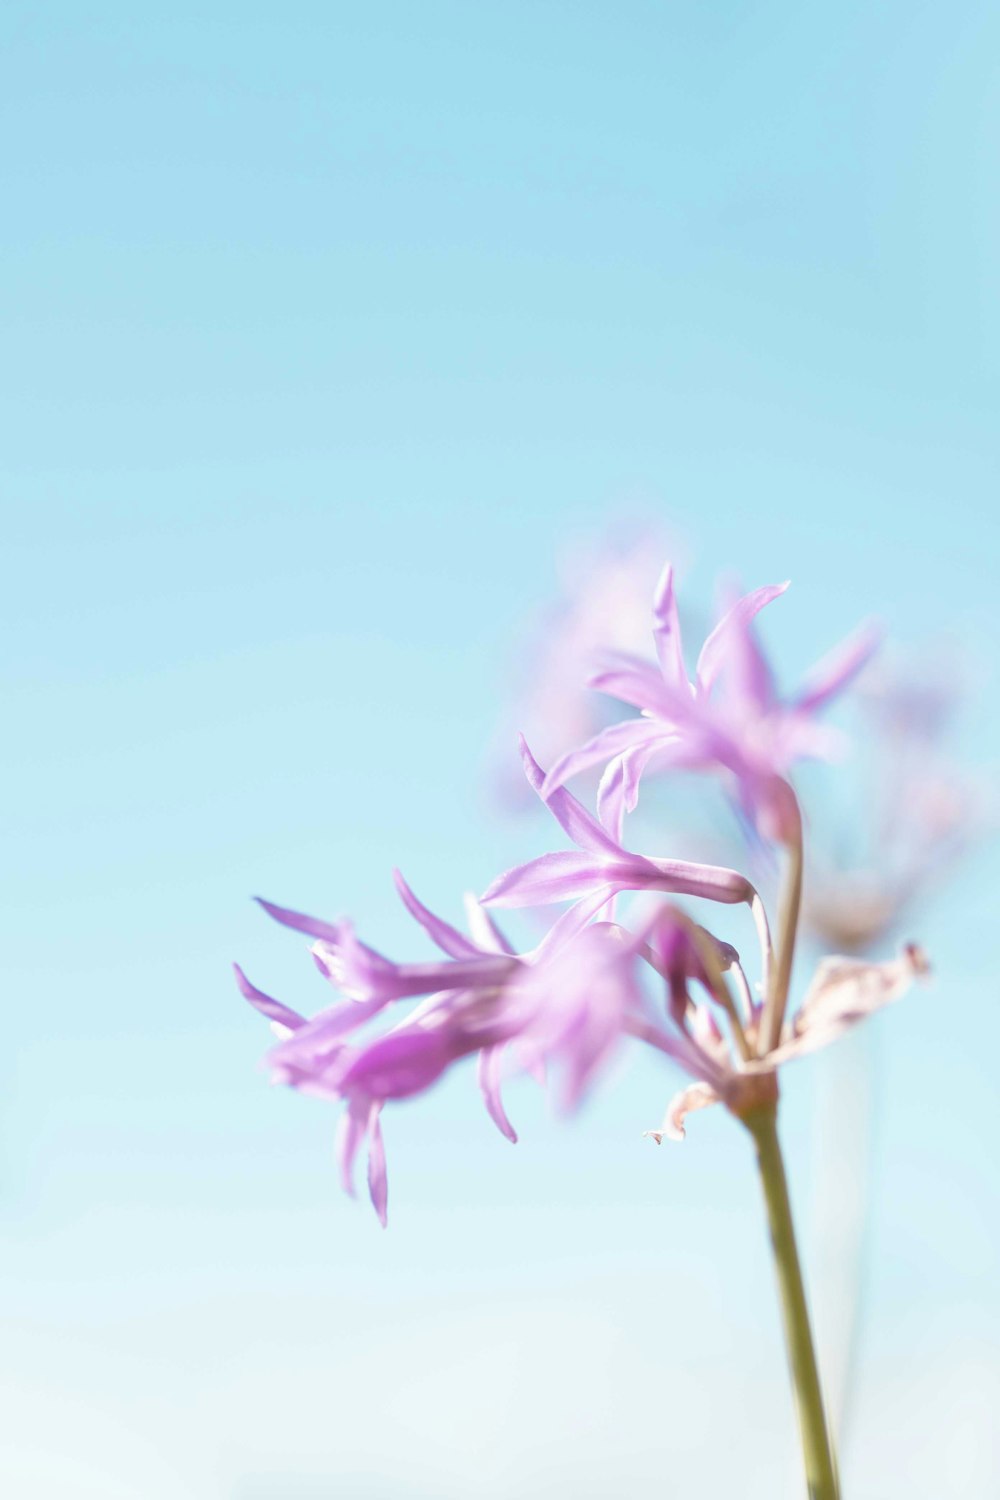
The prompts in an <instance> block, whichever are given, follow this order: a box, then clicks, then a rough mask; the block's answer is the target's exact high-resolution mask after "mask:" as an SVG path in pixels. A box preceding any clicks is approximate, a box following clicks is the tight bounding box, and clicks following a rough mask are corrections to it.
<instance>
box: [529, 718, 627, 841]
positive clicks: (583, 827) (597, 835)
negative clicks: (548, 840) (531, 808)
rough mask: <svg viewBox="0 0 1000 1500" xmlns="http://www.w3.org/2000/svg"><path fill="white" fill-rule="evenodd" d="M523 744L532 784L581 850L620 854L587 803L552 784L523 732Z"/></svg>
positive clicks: (530, 783) (530, 784)
mask: <svg viewBox="0 0 1000 1500" xmlns="http://www.w3.org/2000/svg"><path fill="white" fill-rule="evenodd" d="M520 746H521V761H522V764H523V765H524V774H525V776H526V777H527V778H528V784H529V786H531V787H532V788H533V790H534V791H536V792H537V793H538V795H539V797H541V799H542V801H543V802H544V803H545V805H546V807H547V808H548V809H549V811H550V812H551V813H552V816H553V817H554V818H555V820H556V822H557V823H558V824H559V826H560V827H561V828H562V829H563V831H564V832H565V833H567V834H568V835H569V837H570V838H571V839H572V840H573V843H574V844H576V846H577V847H578V848H579V849H584V850H587V851H588V852H589V853H591V854H604V855H611V856H615V855H617V854H620V853H621V846H620V845H619V844H616V843H615V841H614V839H613V838H612V837H611V836H610V835H609V834H608V833H607V832H606V830H605V829H603V828H602V827H601V825H600V823H598V821H597V819H596V818H594V817H592V816H591V815H590V813H589V812H588V811H587V809H586V808H585V807H584V806H583V803H582V802H578V801H577V799H576V798H575V797H574V796H573V794H572V792H568V791H566V789H565V787H562V786H555V785H553V786H548V784H547V782H546V777H545V773H544V771H543V770H542V768H541V766H540V765H539V764H538V762H537V760H536V759H535V757H534V756H533V755H532V753H531V751H530V750H529V749H528V745H527V741H526V740H525V738H524V735H523V734H522V735H521V736H520Z"/></svg>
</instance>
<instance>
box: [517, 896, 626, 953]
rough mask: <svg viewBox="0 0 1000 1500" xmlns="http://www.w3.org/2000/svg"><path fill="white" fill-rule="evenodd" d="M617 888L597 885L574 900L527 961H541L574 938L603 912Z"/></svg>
mask: <svg viewBox="0 0 1000 1500" xmlns="http://www.w3.org/2000/svg"><path fill="white" fill-rule="evenodd" d="M619 889H620V887H619V886H617V885H607V886H598V887H597V889H596V890H593V891H590V892H588V894H587V895H586V896H582V897H581V898H580V900H579V901H576V902H574V904H573V905H572V906H571V907H570V908H569V910H568V911H564V912H563V913H562V915H561V916H560V917H559V918H558V919H557V920H556V921H555V922H553V924H552V926H551V927H550V928H549V930H548V932H547V933H546V934H545V936H544V937H543V938H542V941H541V942H540V943H539V945H538V947H537V948H536V949H535V951H534V952H533V953H531V954H529V955H528V962H529V963H535V964H537V963H541V962H542V960H543V959H546V958H548V957H549V955H550V954H552V953H555V952H557V951H558V949H560V948H562V947H563V946H564V945H565V944H566V943H568V942H570V941H571V939H573V938H575V937H576V936H577V934H578V933H580V932H582V931H583V930H584V928H585V927H587V926H588V925H589V924H590V923H591V922H592V921H593V920H594V918H595V917H596V916H597V915H598V914H599V913H600V912H603V910H604V908H605V907H606V906H607V904H608V902H609V901H610V900H611V898H612V897H613V896H614V895H616V894H617V892H618V891H619Z"/></svg>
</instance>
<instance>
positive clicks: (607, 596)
mask: <svg viewBox="0 0 1000 1500" xmlns="http://www.w3.org/2000/svg"><path fill="white" fill-rule="evenodd" d="M668 555H669V556H672V557H677V556H678V546H677V540H676V538H675V537H674V535H673V534H672V532H671V531H670V529H669V528H668V527H667V526H665V525H664V524H663V522H662V521H659V520H654V519H653V518H652V517H636V518H634V519H633V520H631V521H629V522H621V521H619V522H610V523H609V524H608V526H607V527H606V528H605V530H604V532H603V533H602V534H599V535H597V536H594V537H593V538H592V539H591V540H590V541H582V542H581V541H577V542H576V543H573V544H571V545H569V546H567V547H566V549H565V550H564V551H563V552H561V553H560V555H559V557H558V558H557V559H556V564H557V571H558V585H557V591H556V597H555V598H553V599H552V600H551V601H549V603H548V604H546V605H543V606H542V608H541V609H539V611H538V612H537V614H536V615H535V617H534V618H533V619H530V620H526V621H525V626H524V630H523V632H522V634H521V636H520V638H519V640H518V643H517V647H516V649H515V651H514V652H512V662H513V683H512V691H511V694H510V699H509V707H508V711H507V713H506V714H505V716H504V721H503V723H502V725H501V726H499V728H498V731H497V734H496V739H495V744H494V747H493V749H492V751H491V754H490V757H489V762H488V765H489V771H488V775H489V778H490V782H491V784H492V788H493V791H494V794H495V795H496V797H497V798H498V799H499V801H500V802H501V804H502V805H503V807H504V808H505V810H507V811H513V810H520V811H522V812H531V811H534V809H535V807H536V805H537V803H536V799H535V798H534V796H533V795H532V792H531V789H530V787H529V786H528V785H527V783H526V781H525V779H524V777H523V776H522V774H521V769H520V766H519V765H518V762H517V757H516V756H515V755H513V754H512V753H511V749H512V746H513V744H514V742H515V737H516V735H517V733H518V732H520V733H523V734H524V736H525V738H526V740H527V741H528V743H529V744H530V745H531V747H532V749H533V750H534V752H535V754H536V755H537V756H538V758H539V760H540V761H541V763H542V764H543V765H551V764H552V763H553V762H554V761H555V760H556V759H557V758H558V757H559V756H560V755H562V754H563V753H564V752H565V751H567V750H570V749H571V748H573V747H574V746H576V745H580V744H583V742H584V741H585V740H589V739H591V738H592V737H593V735H595V734H596V733H597V732H598V731H599V730H600V729H602V728H603V727H605V726H606V725H608V724H611V723H613V722H614V721H615V719H616V718H617V717H618V714H617V712H616V708H615V705H614V704H613V703H612V702H611V701H610V700H609V699H607V698H605V697H604V696H603V695H602V694H600V693H595V692H594V691H592V689H591V688H590V687H589V686H588V682H589V679H590V677H591V676H592V675H593V673H594V672H595V671H596V670H597V668H598V667H599V666H600V665H601V663H602V662H603V661H604V659H605V658H606V657H607V655H608V653H609V652H611V653H614V652H628V653H633V652H634V653H637V654H639V655H641V656H645V657H648V659H649V661H650V662H651V663H653V662H655V656H654V654H653V640H652V635H651V634H650V619H649V601H650V599H651V597H652V594H653V588H654V586H655V583H656V579H657V575H658V573H659V571H660V568H661V567H662V562H663V558H664V557H666V556H668ZM595 781H596V777H595Z"/></svg>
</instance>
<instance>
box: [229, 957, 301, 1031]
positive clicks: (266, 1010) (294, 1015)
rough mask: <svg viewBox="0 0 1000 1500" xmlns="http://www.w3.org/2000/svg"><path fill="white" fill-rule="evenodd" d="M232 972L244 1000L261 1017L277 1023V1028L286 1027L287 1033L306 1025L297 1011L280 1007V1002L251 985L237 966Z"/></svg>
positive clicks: (236, 965) (235, 965)
mask: <svg viewBox="0 0 1000 1500" xmlns="http://www.w3.org/2000/svg"><path fill="white" fill-rule="evenodd" d="M233 972H234V974H235V975H236V983H237V985H238V986H239V990H240V994H241V995H242V996H243V998H244V1000H249V1002H250V1004H251V1005H252V1006H253V1007H254V1009H255V1010H259V1011H260V1013H261V1015H263V1016H267V1018H268V1020H269V1021H274V1022H277V1024H278V1025H279V1026H287V1027H288V1029H289V1031H297V1030H298V1029H299V1027H300V1026H304V1025H305V1024H306V1020H305V1017H304V1016H300V1015H299V1013H298V1011H295V1010H290V1009H289V1007H288V1006H287V1005H282V1003H281V1001H280V1000H275V999H273V998H272V997H271V996H270V995H265V994H264V991H263V990H259V989H257V987H256V985H252V984H251V983H250V981H249V979H248V978H247V976H246V975H245V974H244V972H243V970H242V969H241V968H240V966H239V964H233Z"/></svg>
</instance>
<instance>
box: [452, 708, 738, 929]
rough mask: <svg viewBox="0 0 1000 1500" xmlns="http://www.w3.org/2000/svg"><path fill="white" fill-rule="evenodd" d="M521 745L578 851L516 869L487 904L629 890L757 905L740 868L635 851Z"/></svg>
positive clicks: (535, 781) (543, 902) (538, 787)
mask: <svg viewBox="0 0 1000 1500" xmlns="http://www.w3.org/2000/svg"><path fill="white" fill-rule="evenodd" d="M520 744H521V759H522V762H523V765H524V772H525V775H526V776H527V778H528V782H529V784H530V785H531V786H532V787H534V789H535V791H536V792H537V793H538V795H539V796H540V797H541V798H542V800H543V802H544V803H545V805H546V806H547V807H548V809H549V811H550V812H551V813H552V815H553V817H554V818H555V819H556V822H557V823H558V824H559V825H560V827H561V828H562V829H563V830H564V832H565V833H567V834H568V835H569V837H570V838H571V839H572V841H573V843H574V844H576V846H577V848H576V851H573V850H567V851H565V852H560V853H556V854H542V855H540V856H539V857H538V858H537V859H531V860H528V861H527V863H526V864H522V865H515V866H514V868H513V869H511V870H507V871H506V872H505V873H504V874H503V875H500V876H498V878H497V879H496V880H494V881H493V883H492V885H491V886H490V887H489V889H488V890H487V891H486V892H485V894H484V895H483V898H482V900H483V905H484V906H489V905H492V906H547V905H549V904H550V903H552V902H556V901H572V900H575V899H577V898H579V897H581V896H584V895H587V894H588V893H590V892H594V891H597V892H601V891H603V892H604V895H605V899H606V900H610V899H611V897H613V896H614V895H616V894H617V893H618V892H619V891H626V890H631V891H642V890H646V891H669V892H671V893H672V894H674V895H683V896H703V897H706V898H707V899H708V900H710V901H721V902H723V903H725V904H727V905H733V904H737V903H739V902H747V903H748V904H753V903H754V902H755V900H756V892H755V890H754V888H753V886H752V885H751V884H750V882H749V881H748V880H747V879H746V877H745V876H743V875H741V874H740V873H739V872H738V871H737V870H728V869H725V868H724V867H722V866H720V865H701V864H693V863H691V862H690V861H688V860H677V859H650V858H647V857H646V856H645V855H643V854H631V853H629V851H628V850H627V849H625V848H623V847H622V844H621V843H620V841H619V839H618V838H616V837H615V836H614V835H613V834H612V833H611V832H609V830H608V829H607V828H605V827H603V826H602V825H601V824H600V823H599V822H598V821H597V819H596V818H594V817H592V816H591V814H590V813H589V812H588V811H587V809H586V808H585V807H584V806H583V805H582V803H580V802H578V801H577V799H576V798H575V797H574V796H573V795H572V793H571V792H568V791H567V790H566V788H565V787H562V786H558V785H557V786H551V785H550V780H551V778H547V777H546V776H545V775H544V773H543V771H542V769H541V767H540V766H539V764H538V762H537V761H536V760H535V758H534V756H533V755H532V753H531V751H530V750H529V749H528V746H527V744H526V743H525V741H524V736H523V735H522V736H521V741H520Z"/></svg>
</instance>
